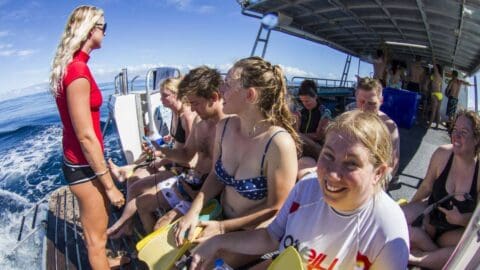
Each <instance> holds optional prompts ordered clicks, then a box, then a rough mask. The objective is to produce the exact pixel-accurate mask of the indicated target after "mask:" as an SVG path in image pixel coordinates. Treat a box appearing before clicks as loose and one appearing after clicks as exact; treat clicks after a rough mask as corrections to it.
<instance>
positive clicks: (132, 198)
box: [107, 171, 173, 235]
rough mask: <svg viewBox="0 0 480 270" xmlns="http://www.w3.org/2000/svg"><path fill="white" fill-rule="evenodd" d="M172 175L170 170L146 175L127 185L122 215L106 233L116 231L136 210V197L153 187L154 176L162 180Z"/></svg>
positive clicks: (154, 182)
mask: <svg viewBox="0 0 480 270" xmlns="http://www.w3.org/2000/svg"><path fill="white" fill-rule="evenodd" d="M171 176H173V174H172V173H170V172H167V171H165V172H161V173H159V174H157V176H154V175H152V176H149V177H146V178H144V179H142V180H140V181H138V182H136V183H134V184H132V185H131V186H129V187H128V192H127V203H126V206H125V209H124V210H123V213H122V216H121V217H120V218H119V219H118V220H117V221H116V222H115V223H114V224H113V225H112V226H111V227H110V228H108V230H107V234H108V235H111V234H113V233H115V232H116V231H118V230H119V229H120V228H121V227H122V226H123V224H124V223H125V222H127V221H128V220H129V219H130V218H131V217H132V216H133V215H134V214H135V213H136V212H137V202H136V199H137V197H138V196H140V195H141V194H142V193H144V192H146V191H148V190H149V189H152V188H153V189H154V188H155V185H156V181H155V177H156V178H157V179H159V180H160V179H161V180H164V179H166V178H168V177H171Z"/></svg>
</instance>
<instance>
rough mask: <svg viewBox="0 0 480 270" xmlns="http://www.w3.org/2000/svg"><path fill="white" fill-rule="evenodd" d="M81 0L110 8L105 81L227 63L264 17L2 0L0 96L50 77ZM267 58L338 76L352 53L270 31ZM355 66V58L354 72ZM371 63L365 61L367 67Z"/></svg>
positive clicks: (242, 50) (209, 1) (96, 66)
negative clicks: (124, 73)
mask: <svg viewBox="0 0 480 270" xmlns="http://www.w3.org/2000/svg"><path fill="white" fill-rule="evenodd" d="M78 5H95V6H98V7H100V8H102V9H103V10H104V11H105V18H106V21H107V22H108V29H107V36H106V37H105V39H104V43H103V48H102V49H101V50H97V51H94V52H93V53H92V58H91V60H90V67H91V69H92V71H93V73H94V76H95V77H96V78H97V81H99V82H108V81H112V80H113V76H114V74H116V73H117V72H119V71H120V70H121V69H122V68H123V67H127V68H128V69H129V75H130V76H131V75H133V74H139V75H145V71H146V69H147V68H149V67H153V66H160V65H174V66H177V67H180V68H182V69H183V70H186V69H187V68H191V67H195V66H198V65H201V64H208V65H211V66H215V67H218V68H220V69H221V70H226V69H228V67H229V66H230V65H231V64H232V63H233V62H235V60H238V59H240V58H243V57H246V56H249V54H250V51H251V48H252V46H253V43H254V40H255V37H256V34H257V31H258V27H259V23H260V22H259V20H257V19H254V18H250V17H246V16H243V15H241V13H240V7H239V5H238V4H237V2H236V1H235V0H137V1H122V0H103V1H89V2H86V1H63V0H43V1H22V0H0V96H2V94H3V95H9V94H10V93H9V92H10V91H12V90H13V89H21V88H25V87H28V86H31V85H34V84H38V83H45V82H47V81H48V75H49V68H50V62H51V60H52V58H53V55H54V52H55V49H56V46H57V44H58V42H59V38H60V35H61V33H62V31H63V29H64V26H65V23H66V20H67V17H68V15H69V14H70V12H71V11H72V10H73V9H74V8H75V7H76V6H78ZM266 58H267V59H268V60H269V61H271V62H272V63H275V64H280V65H282V66H283V67H284V69H285V71H286V73H287V74H288V75H290V76H292V75H303V76H315V77H328V78H338V77H340V75H341V73H342V70H343V64H344V61H345V58H346V55H345V54H343V53H340V52H337V51H335V50H333V49H330V48H328V47H326V46H323V45H319V44H315V43H312V42H309V41H305V40H302V39H299V38H295V37H291V36H288V35H285V34H283V33H279V32H272V35H271V37H270V44H269V47H268V50H267V54H266ZM356 71H357V59H356V58H354V60H353V62H352V68H351V72H350V76H351V77H352V76H353V75H354V74H355V73H356ZM371 71H372V68H371V65H370V64H367V63H362V66H361V72H360V74H361V75H368V74H369V73H370V72H371ZM130 78H132V77H130ZM30 88H33V87H30ZM29 90H31V89H28V88H27V89H25V91H29ZM22 91H23V90H22ZM17 92H18V90H17Z"/></svg>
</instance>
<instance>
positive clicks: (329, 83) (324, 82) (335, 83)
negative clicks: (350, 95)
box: [290, 76, 356, 87]
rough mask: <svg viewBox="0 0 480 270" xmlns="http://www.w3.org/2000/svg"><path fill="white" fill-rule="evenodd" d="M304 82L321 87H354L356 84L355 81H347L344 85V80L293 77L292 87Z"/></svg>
mask: <svg viewBox="0 0 480 270" xmlns="http://www.w3.org/2000/svg"><path fill="white" fill-rule="evenodd" d="M303 80H312V81H314V82H315V83H316V84H317V85H318V86H320V87H322V86H323V87H354V86H355V84H356V82H355V81H345V83H344V84H343V85H342V80H337V79H327V78H314V77H302V76H295V77H292V79H291V80H290V82H291V84H292V85H296V84H298V83H301V82H302V81H303Z"/></svg>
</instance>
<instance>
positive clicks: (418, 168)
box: [389, 120, 450, 201]
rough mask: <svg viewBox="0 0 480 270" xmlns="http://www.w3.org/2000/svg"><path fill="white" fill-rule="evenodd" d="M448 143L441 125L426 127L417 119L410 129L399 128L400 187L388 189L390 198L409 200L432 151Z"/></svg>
mask: <svg viewBox="0 0 480 270" xmlns="http://www.w3.org/2000/svg"><path fill="white" fill-rule="evenodd" d="M448 143H450V137H449V135H448V133H447V129H446V128H445V127H443V126H441V125H440V128H439V129H432V128H430V129H426V128H425V123H424V122H423V121H421V120H419V121H418V123H417V124H416V125H414V126H413V127H412V128H411V129H403V128H400V164H399V168H398V176H399V183H400V188H399V189H397V190H390V191H389V193H390V195H391V196H392V198H393V199H395V200H398V199H401V198H405V199H407V200H408V201H409V200H410V199H411V198H412V197H413V195H414V194H415V191H416V190H417V188H418V187H419V186H420V183H421V182H422V180H423V178H424V177H425V174H426V173H427V169H428V165H429V163H430V158H431V157H432V154H433V152H434V151H435V150H436V149H437V148H438V146H440V145H443V144H448Z"/></svg>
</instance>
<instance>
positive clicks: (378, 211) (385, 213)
mask: <svg viewBox="0 0 480 270" xmlns="http://www.w3.org/2000/svg"><path fill="white" fill-rule="evenodd" d="M374 217H375V222H376V223H377V225H378V228H379V229H381V230H382V231H383V234H384V235H385V237H386V238H394V237H395V236H399V235H403V236H405V235H407V234H408V226H407V221H406V219H405V215H404V214H403V211H402V209H401V208H400V206H399V205H398V204H397V202H395V201H394V200H393V199H392V198H391V197H390V196H388V195H387V194H386V193H385V192H384V191H380V192H379V193H378V194H376V196H375V207H374Z"/></svg>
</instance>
